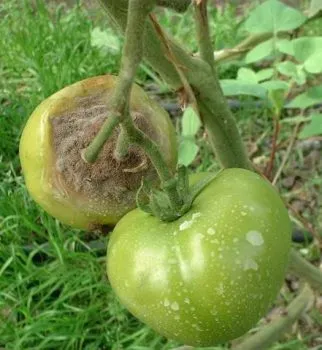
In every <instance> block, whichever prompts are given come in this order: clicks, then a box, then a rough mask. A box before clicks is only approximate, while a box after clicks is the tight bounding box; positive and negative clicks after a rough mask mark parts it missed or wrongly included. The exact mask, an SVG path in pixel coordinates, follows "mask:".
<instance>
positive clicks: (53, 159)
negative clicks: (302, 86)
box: [20, 76, 176, 229]
mask: <svg viewBox="0 0 322 350" xmlns="http://www.w3.org/2000/svg"><path fill="white" fill-rule="evenodd" d="M116 81H117V77H115V76H99V77H94V78H90V79H86V80H83V81H80V82H77V83H76V84H73V85H71V86H68V87H66V88H64V89H62V90H60V91H59V92H57V93H55V94H54V95H52V96H50V97H49V98H47V99H46V100H45V101H43V102H42V103H41V104H40V105H39V106H38V107H37V108H36V110H35V111H34V112H33V114H32V115H31V116H30V118H29V120H28V122H27V124H26V126H25V128H24V130H23V134H22V137H21V141H20V159H21V165H22V170H23V173H24V176H25V181H26V186H27V189H28V190H29V192H30V194H31V196H32V197H33V198H34V200H35V201H36V202H37V203H38V204H39V205H40V206H42V207H43V208H44V209H45V210H46V211H47V212H48V213H49V214H51V215H52V216H54V217H56V218H58V219H59V220H60V221H62V222H64V223H66V224H68V225H71V226H74V227H77V228H82V229H95V228H99V227H100V226H101V225H103V224H106V225H108V224H110V225H113V224H115V223H116V222H117V221H118V220H119V219H120V218H121V217H122V216H123V215H124V214H125V213H126V212H128V211H129V210H131V209H133V208H134V207H135V193H136V191H137V189H138V187H139V186H140V183H141V179H142V177H143V176H144V177H146V178H147V179H149V181H151V183H157V182H158V178H157V175H156V171H155V169H154V168H153V166H152V165H151V162H150V160H149V159H148V158H147V156H146V155H145V154H144V152H143V150H141V149H139V148H138V147H135V146H131V147H130V148H129V151H128V154H127V155H126V156H125V157H124V159H117V158H116V157H115V147H116V144H117V142H118V141H117V137H118V136H117V135H118V131H114V134H113V136H112V137H111V139H110V140H109V141H108V142H106V144H105V145H104V147H103V150H102V152H101V154H100V155H99V157H98V159H97V161H96V162H95V163H94V164H89V163H86V162H84V161H83V159H82V158H81V152H82V150H83V149H84V148H86V147H87V146H88V144H89V143H90V142H91V141H92V139H93V137H94V136H95V135H96V134H97V132H98V130H99V129H100V127H101V125H102V124H103V122H104V120H105V119H106V117H107V115H108V110H109V106H108V103H109V101H110V99H111V96H112V92H113V89H114V87H115V84H116ZM130 109H131V116H132V118H133V120H134V122H135V124H136V125H137V127H138V128H140V129H141V130H142V131H143V132H144V133H146V134H147V135H148V136H149V137H150V138H151V139H152V140H153V141H154V142H156V143H157V144H158V146H159V148H160V150H161V152H162V154H164V157H165V160H166V163H167V166H168V167H169V169H174V167H175V164H176V137H175V132H174V128H173V126H172V124H171V121H170V119H169V117H168V115H167V113H166V112H165V111H164V110H163V109H162V108H161V107H159V106H158V105H157V104H156V103H155V102H153V101H152V100H151V99H149V98H148V96H147V95H146V94H145V93H144V91H143V90H142V89H141V88H140V87H139V86H137V85H134V86H133V89H132V94H131V100H130Z"/></svg>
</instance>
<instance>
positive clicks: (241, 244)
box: [107, 169, 291, 346]
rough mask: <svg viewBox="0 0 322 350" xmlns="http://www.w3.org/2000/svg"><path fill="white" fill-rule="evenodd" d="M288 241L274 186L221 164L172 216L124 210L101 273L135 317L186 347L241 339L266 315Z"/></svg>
mask: <svg viewBox="0 0 322 350" xmlns="http://www.w3.org/2000/svg"><path fill="white" fill-rule="evenodd" d="M203 176H205V174H197V175H195V176H194V177H193V180H192V181H196V179H198V178H201V177H203ZM290 245H291V228H290V220H289V217H288V213H287V210H286V209H285V207H284V205H283V202H282V200H281V199H280V197H279V195H278V193H277V192H276V190H275V189H274V188H273V187H272V185H271V184H270V183H269V182H267V181H266V180H265V179H263V178H262V177H260V176H259V175H258V174H255V173H253V172H250V171H248V170H243V169H226V170H223V171H221V172H220V173H219V174H218V175H217V176H216V177H215V179H214V180H213V181H212V182H211V183H210V184H209V185H208V186H207V187H205V188H204V190H203V191H202V192H201V194H199V196H198V197H197V198H196V199H195V201H194V203H193V206H192V208H191V209H190V211H188V212H187V213H186V214H185V215H184V216H182V217H181V218H180V219H178V220H176V221H174V222H161V221H160V220H159V219H157V218H156V217H153V216H150V215H148V214H146V213H144V212H143V211H140V210H138V209H135V210H133V211H131V212H129V213H128V214H126V215H125V216H124V217H123V218H122V219H121V220H120V221H119V222H118V224H117V225H116V227H115V229H114V231H113V233H112V234H111V237H110V241H109V245H108V254H107V273H108V277H109V280H110V283H111V285H112V287H113V289H114V291H115V292H116V294H117V296H118V297H119V299H120V301H121V302H122V303H123V304H124V305H125V306H126V307H127V308H128V309H129V311H130V312H131V313H133V315H135V316H136V317H138V318H139V319H140V320H141V321H143V322H145V323H146V324H148V325H149V326H151V327H152V328H153V329H155V330H156V331H157V332H159V333H160V334H162V335H164V336H166V337H168V338H171V339H175V340H178V341H180V342H182V343H184V344H187V345H193V346H211V345H214V344H216V343H218V342H224V341H228V340H231V339H234V338H237V337H239V336H241V335H242V334H244V333H245V332H247V331H248V330H249V329H250V328H251V327H252V326H254V325H255V324H256V322H258V321H259V319H260V318H261V317H262V316H264V315H265V313H266V312H267V310H268V308H269V306H270V305H271V303H272V302H273V301H274V299H275V298H276V295H277V293H278V291H279V289H280V287H281V285H282V282H283V278H284V274H285V270H286V266H287V262H288V255H289V251H290Z"/></svg>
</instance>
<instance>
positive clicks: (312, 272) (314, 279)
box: [289, 249, 322, 292]
mask: <svg viewBox="0 0 322 350" xmlns="http://www.w3.org/2000/svg"><path fill="white" fill-rule="evenodd" d="M289 268H290V270H291V271H292V272H293V273H294V274H295V275H297V276H298V277H302V278H305V280H306V281H307V282H309V283H310V285H311V286H312V287H313V288H314V289H315V290H317V291H320V292H322V271H321V270H319V269H318V268H316V267H314V266H313V265H312V264H310V263H309V262H308V261H307V260H306V259H304V258H302V256H301V255H300V254H299V253H297V252H296V250H294V249H293V250H292V251H291V257H290V264H289Z"/></svg>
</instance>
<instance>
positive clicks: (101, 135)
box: [82, 116, 120, 163]
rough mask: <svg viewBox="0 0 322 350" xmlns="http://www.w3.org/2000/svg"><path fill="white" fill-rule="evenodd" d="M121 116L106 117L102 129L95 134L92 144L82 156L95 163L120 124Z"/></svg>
mask: <svg viewBox="0 0 322 350" xmlns="http://www.w3.org/2000/svg"><path fill="white" fill-rule="evenodd" d="M119 122H120V118H119V117H117V116H110V117H108V118H107V119H106V121H105V122H104V124H103V125H102V127H101V129H100V130H99V132H98V133H97V135H96V136H95V138H94V140H93V141H92V142H91V144H90V145H89V146H88V147H87V148H86V149H85V150H84V152H83V154H82V158H83V159H84V160H85V161H86V162H88V163H93V162H95V160H96V159H97V157H98V155H99V153H100V151H101V149H102V148H103V146H104V144H105V142H106V140H107V139H108V138H109V137H110V136H111V135H112V133H113V131H114V128H115V127H116V125H117V124H119Z"/></svg>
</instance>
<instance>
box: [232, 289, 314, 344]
mask: <svg viewBox="0 0 322 350" xmlns="http://www.w3.org/2000/svg"><path fill="white" fill-rule="evenodd" d="M313 300H314V294H313V292H312V290H311V288H310V287H309V286H307V285H306V286H305V287H304V288H303V290H302V291H301V293H300V294H299V295H298V296H297V297H296V298H295V299H294V300H293V301H292V302H291V303H290V305H289V306H288V307H287V308H286V310H285V311H286V312H285V314H284V315H282V316H281V317H280V318H279V319H277V320H275V321H273V322H272V323H270V324H268V325H267V326H265V327H263V328H262V329H261V330H259V331H258V332H257V333H256V334H255V335H253V336H250V337H248V338H246V340H245V341H243V342H242V343H241V344H239V345H238V346H236V347H234V348H233V349H234V350H259V349H260V350H265V349H267V348H268V347H269V346H270V345H272V344H273V343H274V342H276V341H277V340H278V339H279V338H280V337H281V336H282V335H283V333H284V332H285V331H287V330H288V329H289V328H290V327H291V326H292V324H293V323H294V322H295V321H296V320H297V319H298V318H299V317H300V316H301V314H302V313H303V312H304V311H305V310H306V308H307V307H309V306H310V304H311V303H312V301H313Z"/></svg>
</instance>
